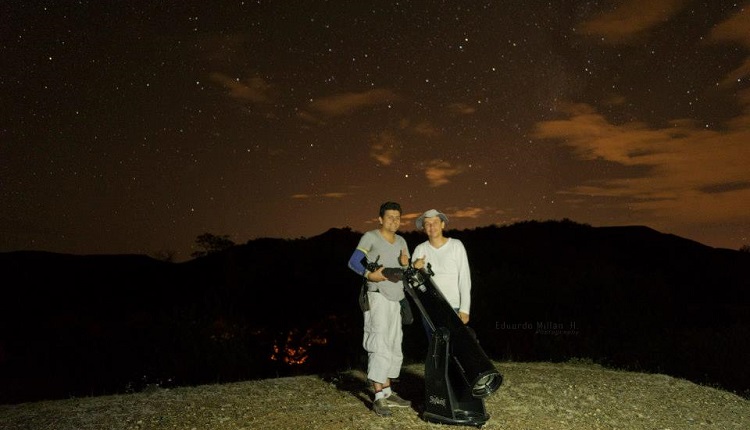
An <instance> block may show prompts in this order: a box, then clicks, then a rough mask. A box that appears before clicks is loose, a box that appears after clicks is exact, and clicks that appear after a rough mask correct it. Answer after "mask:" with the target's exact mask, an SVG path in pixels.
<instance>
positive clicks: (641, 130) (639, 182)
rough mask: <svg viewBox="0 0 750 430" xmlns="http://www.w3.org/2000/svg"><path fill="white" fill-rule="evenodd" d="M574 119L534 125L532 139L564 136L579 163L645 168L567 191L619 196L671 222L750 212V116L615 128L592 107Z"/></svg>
mask: <svg viewBox="0 0 750 430" xmlns="http://www.w3.org/2000/svg"><path fill="white" fill-rule="evenodd" d="M566 112H567V114H568V116H569V118H568V119H564V120H557V121H545V122H540V123H538V124H537V125H536V127H535V131H534V136H535V137H536V138H542V139H556V140H560V141H561V142H562V143H563V144H564V145H566V146H568V147H570V148H571V150H572V151H573V154H574V155H575V156H576V157H578V158H579V159H580V160H583V161H589V160H604V161H608V162H612V163H617V164H620V165H623V166H637V167H640V168H641V169H639V170H638V171H639V172H645V173H640V174H638V175H634V176H632V177H626V178H624V177H619V178H609V179H607V178H601V179H596V180H593V181H592V182H590V183H587V184H581V185H578V186H574V187H572V188H569V189H566V190H563V191H562V193H565V194H571V195H574V196H576V197H589V198H591V197H606V198H615V199H617V201H618V203H617V204H618V205H620V206H622V207H629V208H631V209H633V210H636V211H642V212H644V213H648V214H650V215H652V216H653V217H655V218H658V219H662V220H669V221H671V222H729V221H735V220H740V219H747V217H748V214H750V187H748V186H747V184H748V183H750V169H748V168H747V160H750V145H747V142H750V127H747V124H748V120H747V117H748V114H745V115H743V116H742V117H738V118H735V119H734V120H733V122H731V123H730V124H737V125H741V126H739V127H736V128H727V129H724V130H722V131H716V130H709V129H705V128H703V127H699V126H698V125H696V124H695V123H694V122H693V121H690V120H676V121H673V123H672V124H671V126H670V127H665V128H650V127H647V126H646V125H644V124H641V123H628V124H623V125H614V124H611V123H609V122H608V121H607V120H606V119H605V118H604V117H603V116H602V115H601V114H599V113H597V112H596V111H595V110H594V109H593V108H591V107H590V106H588V105H582V104H578V105H570V106H569V107H568V110H567V111H566Z"/></svg>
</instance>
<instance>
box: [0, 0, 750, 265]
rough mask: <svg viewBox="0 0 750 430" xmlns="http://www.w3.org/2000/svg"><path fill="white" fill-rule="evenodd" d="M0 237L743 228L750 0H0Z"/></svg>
mask: <svg viewBox="0 0 750 430" xmlns="http://www.w3.org/2000/svg"><path fill="white" fill-rule="evenodd" d="M0 14H1V16H2V21H3V24H2V26H0V54H1V58H2V60H0V61H1V63H2V65H1V67H0V251H15V250H44V251H53V252H62V253H72V254H99V253H106V254H128V253H138V254H147V255H154V254H155V253H158V252H165V251H169V252H174V253H175V257H176V259H177V260H178V261H179V260H185V259H187V258H189V255H190V253H191V252H193V251H194V250H196V248H195V244H194V243H195V239H196V237H197V236H198V235H200V234H203V233H206V232H208V233H212V234H216V235H228V236H229V237H230V239H231V240H233V241H234V242H236V243H244V242H246V241H247V240H251V239H256V238H259V237H277V238H299V237H312V236H316V235H318V234H321V233H323V232H325V231H326V230H328V229H329V228H333V227H351V228H352V229H354V230H356V231H365V230H368V229H371V228H375V227H376V226H377V220H376V218H377V210H378V207H379V205H380V203H382V202H383V201H386V200H395V201H398V202H400V203H401V204H402V206H403V208H404V221H405V222H404V224H403V226H402V230H404V231H408V230H413V229H414V218H415V217H416V216H417V215H418V214H419V213H421V212H423V211H425V210H427V209H430V208H437V209H439V210H442V211H444V212H445V213H446V214H448V216H449V217H450V223H449V225H448V227H449V228H458V229H464V228H474V227H479V226H488V225H493V224H495V225H508V224H512V223H515V222H520V221H526V220H539V221H543V220H550V219H554V220H560V219H564V218H568V219H571V220H573V221H576V222H580V223H586V224H591V225H593V226H615V225H646V226H649V227H652V228H654V229H657V230H659V231H661V232H664V233H672V234H676V235H679V236H683V237H686V238H689V239H693V240H696V241H699V242H701V243H704V244H706V245H710V246H715V247H724V248H731V249H739V248H740V247H741V246H742V245H744V244H748V243H750V3H748V2H732V1H717V0H706V1H689V0H684V1H682V0H622V1H572V0H571V1H565V0H554V1H533V0H529V1H520V0H519V1H485V2H473V1H471V2H465V1H431V2H425V1H419V2H416V1H413V2H410V1H400V2H387V1H378V2H364V1H327V2H326V1H305V2H303V1H281V0H277V1H220V0H217V1H205V0H204V1H195V0H186V1H143V0H129V1H117V2H108V1H85V0H82V1H69V0H55V1H41V0H37V1H29V2H21V1H4V2H2V5H0Z"/></svg>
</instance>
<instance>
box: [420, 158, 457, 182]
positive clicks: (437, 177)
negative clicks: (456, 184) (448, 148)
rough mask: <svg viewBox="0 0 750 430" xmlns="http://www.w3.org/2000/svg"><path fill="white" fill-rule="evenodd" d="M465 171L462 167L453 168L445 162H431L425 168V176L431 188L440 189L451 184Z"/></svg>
mask: <svg viewBox="0 0 750 430" xmlns="http://www.w3.org/2000/svg"><path fill="white" fill-rule="evenodd" d="M462 171H463V169H461V168H460V167H457V166H453V165H452V164H451V163H449V162H447V161H443V160H431V161H429V162H428V163H427V167H426V168H425V176H426V177H427V180H428V181H429V183H430V186H431V187H439V186H441V185H445V184H447V183H449V182H450V180H451V178H452V177H454V176H456V175H458V174H460V173H461V172H462Z"/></svg>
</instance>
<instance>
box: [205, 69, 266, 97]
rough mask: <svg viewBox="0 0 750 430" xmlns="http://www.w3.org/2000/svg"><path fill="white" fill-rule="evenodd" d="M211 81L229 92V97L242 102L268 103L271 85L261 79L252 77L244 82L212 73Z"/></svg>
mask: <svg viewBox="0 0 750 430" xmlns="http://www.w3.org/2000/svg"><path fill="white" fill-rule="evenodd" d="M209 77H210V79H211V81H213V82H215V83H217V84H219V85H221V86H222V87H224V88H225V89H227V90H229V97H231V98H233V99H235V100H239V101H242V102H249V103H259V104H265V103H270V102H271V101H272V98H271V96H270V92H271V85H269V84H268V83H267V82H266V81H265V80H263V78H261V77H258V76H256V77H252V78H249V79H245V80H240V79H238V78H230V77H229V76H227V75H225V74H223V73H218V72H214V73H211V74H210V76H209Z"/></svg>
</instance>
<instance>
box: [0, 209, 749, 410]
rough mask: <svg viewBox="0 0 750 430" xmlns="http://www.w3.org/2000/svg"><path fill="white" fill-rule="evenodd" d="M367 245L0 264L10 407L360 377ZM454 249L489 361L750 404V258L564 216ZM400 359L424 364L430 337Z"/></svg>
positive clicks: (10, 259) (253, 244) (414, 336)
mask: <svg viewBox="0 0 750 430" xmlns="http://www.w3.org/2000/svg"><path fill="white" fill-rule="evenodd" d="M360 235H361V233H360V232H356V231H352V230H350V229H331V230H329V231H327V232H325V233H323V234H321V235H319V236H315V237H310V238H300V239H293V240H289V239H256V240H252V241H249V242H248V243H246V244H243V245H235V246H231V247H229V248H227V249H225V250H223V251H220V252H213V253H209V254H208V255H206V256H203V257H200V258H196V259H194V260H191V261H188V262H184V263H170V262H165V261H160V260H157V259H154V258H151V257H147V256H141V255H91V256H76V255H65V254H53V253H46V252H31V251H19V252H9V253H2V254H0V269H1V270H2V273H3V274H4V278H5V279H4V281H3V282H2V285H3V286H2V287H1V288H2V300H1V301H0V403H3V404H16V403H22V402H36V401H41V400H49V399H68V398H74V397H86V396H101V395H109V394H124V393H134V392H141V391H147V390H149V389H153V388H154V387H156V388H173V387H178V386H193V385H199V384H216V383H228V382H236V381H245V380H253V379H264V378H276V377H281V376H298V375H311V374H322V373H326V372H335V371H348V370H352V369H361V368H362V366H363V354H362V348H361V346H360V339H361V318H362V317H361V313H360V311H359V308H358V306H357V299H356V296H357V292H358V287H359V279H358V278H357V276H356V275H355V274H354V273H352V272H351V271H350V270H349V269H348V268H347V266H346V262H347V260H348V258H349V255H350V254H351V252H352V250H353V249H354V247H355V246H356V244H357V241H358V240H359V237H360ZM447 235H448V236H451V237H455V238H458V239H461V240H462V241H463V242H464V244H465V245H466V248H467V252H468V254H469V262H470V264H471V269H472V280H473V295H472V298H473V299H472V303H473V305H472V313H471V323H470V325H471V327H472V328H473V329H474V330H475V331H476V333H477V337H478V339H479V341H480V344H481V345H482V347H483V348H484V349H485V351H486V352H487V354H488V355H489V356H490V357H491V358H492V359H493V360H498V361H506V362H525V361H548V362H568V361H569V360H571V359H581V360H587V361H589V362H593V363H596V364H599V365H602V366H604V367H606V368H614V369H622V370H632V371H639V372H646V373H661V374H667V375H670V376H673V377H678V378H684V379H688V380H690V381H693V382H696V383H698V384H703V385H708V386H712V387H716V388H721V389H723V390H727V391H731V392H734V393H736V394H739V395H741V396H744V397H747V396H748V394H749V393H750V374H748V372H747V371H746V364H747V363H748V362H750V346H749V345H748V343H747V339H749V338H750V277H748V268H750V253H748V252H745V251H739V250H729V249H717V248H711V247H708V246H704V245H702V244H700V243H697V242H694V241H691V240H687V239H683V238H680V237H677V236H674V235H669V234H663V233H660V232H658V231H655V230H652V229H649V228H646V227H638V226H633V227H591V226H588V225H582V224H578V223H575V222H572V221H569V220H563V221H546V222H536V221H530V222H523V223H518V224H514V225H510V226H505V227H496V226H491V227H484V228H477V229H472V230H463V231H458V230H450V231H448V232H447ZM404 237H405V238H406V239H407V242H408V243H409V247H410V249H413V248H414V246H416V245H417V244H418V243H419V242H421V241H423V240H424V236H423V235H422V234H420V233H416V232H409V233H405V234H404ZM404 348H405V353H406V359H407V362H408V363H419V362H421V361H423V358H424V351H425V350H426V340H425V336H424V333H423V329H422V327H421V324H419V323H415V324H412V325H410V326H406V327H405V338H404ZM501 390H502V387H501Z"/></svg>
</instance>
